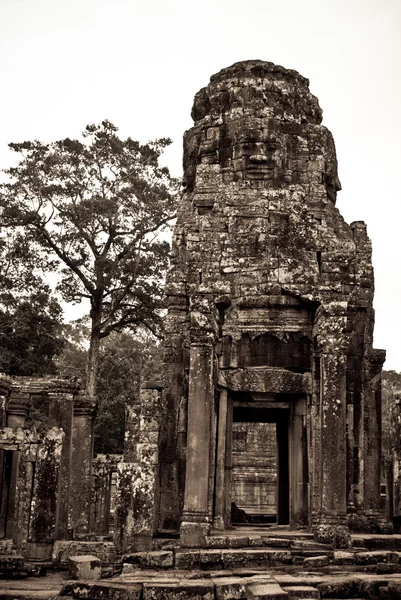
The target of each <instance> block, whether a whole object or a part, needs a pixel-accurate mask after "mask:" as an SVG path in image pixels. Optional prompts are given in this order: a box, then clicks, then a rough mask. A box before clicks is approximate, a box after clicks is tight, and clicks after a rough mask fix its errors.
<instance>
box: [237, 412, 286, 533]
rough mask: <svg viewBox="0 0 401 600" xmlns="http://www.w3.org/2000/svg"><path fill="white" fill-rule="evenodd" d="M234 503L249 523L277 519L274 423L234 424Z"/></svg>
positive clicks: (275, 436) (275, 437)
mask: <svg viewBox="0 0 401 600" xmlns="http://www.w3.org/2000/svg"><path fill="white" fill-rule="evenodd" d="M232 453H233V456H232V463H233V465H232V466H233V473H232V501H233V502H235V504H236V506H237V507H238V508H240V509H242V510H243V511H245V513H246V515H244V517H245V519H246V521H247V522H252V521H253V522H259V521H262V522H263V517H274V519H275V518H276V516H277V490H276V488H277V435H276V425H275V423H233V447H232Z"/></svg>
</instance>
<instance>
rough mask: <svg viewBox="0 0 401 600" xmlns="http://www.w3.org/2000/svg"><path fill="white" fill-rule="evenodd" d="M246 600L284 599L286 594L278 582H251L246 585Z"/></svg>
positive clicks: (286, 597)
mask: <svg viewBox="0 0 401 600" xmlns="http://www.w3.org/2000/svg"><path fill="white" fill-rule="evenodd" d="M246 597H247V600H253V599H254V598H255V599H256V598H258V599H259V600H281V599H282V600H285V599H288V594H287V592H285V591H284V590H283V588H282V587H281V586H280V585H279V584H278V583H251V584H248V585H247V586H246Z"/></svg>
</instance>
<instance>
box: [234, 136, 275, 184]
mask: <svg viewBox="0 0 401 600" xmlns="http://www.w3.org/2000/svg"><path fill="white" fill-rule="evenodd" d="M278 147H279V144H278V141H277V140H276V139H275V138H273V137H272V136H262V135H261V131H260V130H259V131H257V130H256V131H254V132H249V133H248V134H247V135H246V136H245V137H244V136H243V137H242V139H240V140H239V141H238V142H237V143H235V144H234V146H233V158H232V167H233V171H234V173H235V175H236V176H237V178H240V179H244V180H250V181H273V179H274V175H275V173H274V171H275V169H276V168H277V167H278V165H279V156H278V153H277V149H278Z"/></svg>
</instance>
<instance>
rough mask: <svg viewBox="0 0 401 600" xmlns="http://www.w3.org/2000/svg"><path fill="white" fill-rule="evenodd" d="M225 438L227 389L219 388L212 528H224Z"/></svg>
mask: <svg viewBox="0 0 401 600" xmlns="http://www.w3.org/2000/svg"><path fill="white" fill-rule="evenodd" d="M226 440H227V390H226V389H225V388H223V389H221V390H220V399H219V417H218V425H217V450H216V453H217V457H216V484H215V501H214V515H213V528H214V529H220V530H222V529H224V528H225V519H224V517H225V509H226V506H225V497H226V494H225V476H226V473H225V464H226Z"/></svg>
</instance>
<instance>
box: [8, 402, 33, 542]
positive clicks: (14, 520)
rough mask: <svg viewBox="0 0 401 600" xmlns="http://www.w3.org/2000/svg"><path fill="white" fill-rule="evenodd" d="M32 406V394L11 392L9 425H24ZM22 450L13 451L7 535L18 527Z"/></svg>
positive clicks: (13, 532) (14, 531) (12, 535)
mask: <svg viewBox="0 0 401 600" xmlns="http://www.w3.org/2000/svg"><path fill="white" fill-rule="evenodd" d="M29 406H30V395H29V394H27V393H17V392H11V395H10V398H9V401H8V404H7V409H6V411H7V421H6V422H7V427H24V425H25V419H26V418H27V416H28V412H29ZM20 459H21V452H20V451H19V450H15V451H13V452H12V459H11V460H12V462H11V477H10V484H9V489H8V499H7V524H6V532H5V534H6V537H8V538H12V537H14V536H15V534H16V533H17V532H16V529H17V527H18V506H17V505H18V497H17V482H18V479H19V471H20Z"/></svg>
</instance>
